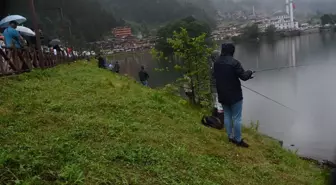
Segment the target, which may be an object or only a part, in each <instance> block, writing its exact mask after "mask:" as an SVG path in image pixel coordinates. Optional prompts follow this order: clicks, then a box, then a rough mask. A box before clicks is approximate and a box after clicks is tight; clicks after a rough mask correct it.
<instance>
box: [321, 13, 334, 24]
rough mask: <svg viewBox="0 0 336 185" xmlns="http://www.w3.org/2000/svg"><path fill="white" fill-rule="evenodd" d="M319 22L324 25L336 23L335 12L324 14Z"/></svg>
mask: <svg viewBox="0 0 336 185" xmlns="http://www.w3.org/2000/svg"><path fill="white" fill-rule="evenodd" d="M321 24H322V25H326V24H336V14H335V15H333V14H324V15H323V16H322V17H321Z"/></svg>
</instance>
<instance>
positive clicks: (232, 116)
mask: <svg viewBox="0 0 336 185" xmlns="http://www.w3.org/2000/svg"><path fill="white" fill-rule="evenodd" d="M223 110H224V126H225V129H226V133H227V134H228V136H229V138H230V139H234V140H235V141H237V142H240V141H241V139H242V138H241V127H242V111H243V101H239V102H237V103H235V104H233V105H231V106H226V105H223ZM232 124H233V130H232Z"/></svg>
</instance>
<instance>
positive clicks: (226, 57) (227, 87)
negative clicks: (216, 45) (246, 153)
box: [214, 44, 253, 148]
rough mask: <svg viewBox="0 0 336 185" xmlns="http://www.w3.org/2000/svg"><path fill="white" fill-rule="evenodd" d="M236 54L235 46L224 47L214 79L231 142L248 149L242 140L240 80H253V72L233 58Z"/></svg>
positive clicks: (215, 66) (216, 66) (215, 65)
mask: <svg viewBox="0 0 336 185" xmlns="http://www.w3.org/2000/svg"><path fill="white" fill-rule="evenodd" d="M234 53H235V46H234V45H233V44H223V45H222V51H221V55H220V57H219V58H218V59H217V61H216V62H215V64H214V77H215V80H216V88H217V93H218V101H219V102H220V103H221V104H222V106H223V110H224V124H225V129H226V132H227V134H228V137H229V141H230V142H232V143H234V144H237V145H238V146H241V147H246V148H247V147H249V145H248V144H247V143H246V142H244V140H243V139H242V138H241V125H242V108H243V93H242V88H241V82H240V80H243V81H247V80H249V79H251V78H252V75H253V72H252V71H245V70H244V69H243V67H242V65H241V63H240V62H239V61H238V60H236V59H235V58H233V55H234ZM232 123H233V130H232Z"/></svg>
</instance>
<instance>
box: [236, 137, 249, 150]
mask: <svg viewBox="0 0 336 185" xmlns="http://www.w3.org/2000/svg"><path fill="white" fill-rule="evenodd" d="M236 145H237V146H238V147H242V148H248V147H249V146H250V145H249V144H247V143H246V142H245V141H244V140H243V139H242V140H241V141H240V142H237V141H236Z"/></svg>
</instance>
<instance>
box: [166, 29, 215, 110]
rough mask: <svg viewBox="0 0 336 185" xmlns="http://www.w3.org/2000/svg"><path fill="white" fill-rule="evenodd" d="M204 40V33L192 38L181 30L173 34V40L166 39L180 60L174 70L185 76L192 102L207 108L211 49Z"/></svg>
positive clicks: (209, 95)
mask: <svg viewBox="0 0 336 185" xmlns="http://www.w3.org/2000/svg"><path fill="white" fill-rule="evenodd" d="M205 38H206V34H205V33H203V34H202V35H200V36H198V37H192V36H190V35H189V33H188V31H187V30H186V29H185V28H182V29H181V31H180V32H176V31H175V32H174V36H173V38H170V39H168V44H170V45H171V47H172V48H173V51H174V55H175V56H176V57H177V58H179V59H180V60H181V63H180V65H179V66H176V67H175V69H177V70H179V71H181V72H182V73H183V74H184V75H185V77H184V79H185V80H184V83H188V87H189V88H191V90H192V92H193V102H194V103H196V104H200V105H204V106H209V105H210V104H209V103H210V102H211V98H210V97H211V94H210V74H211V73H210V65H209V62H208V60H209V57H210V55H211V52H212V50H213V48H211V47H208V45H207V44H206V42H205Z"/></svg>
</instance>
